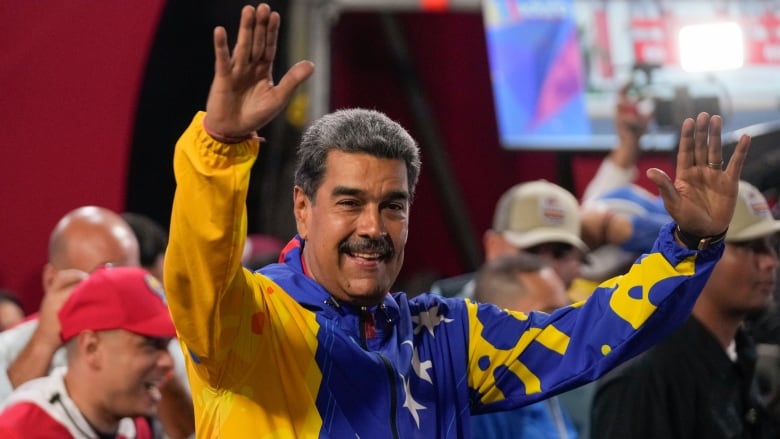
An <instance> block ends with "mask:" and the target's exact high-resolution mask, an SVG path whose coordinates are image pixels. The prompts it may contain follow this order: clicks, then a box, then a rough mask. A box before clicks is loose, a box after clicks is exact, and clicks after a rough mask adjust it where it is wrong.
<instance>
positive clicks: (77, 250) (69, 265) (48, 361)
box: [0, 206, 195, 439]
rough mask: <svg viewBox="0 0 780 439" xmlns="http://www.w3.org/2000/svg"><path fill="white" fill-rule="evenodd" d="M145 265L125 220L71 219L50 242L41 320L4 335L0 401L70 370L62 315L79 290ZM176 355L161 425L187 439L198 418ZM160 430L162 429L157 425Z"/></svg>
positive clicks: (87, 212)
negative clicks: (108, 274)
mask: <svg viewBox="0 0 780 439" xmlns="http://www.w3.org/2000/svg"><path fill="white" fill-rule="evenodd" d="M140 263H141V262H140V250H139V244H138V240H137V239H136V237H135V235H134V233H133V230H132V229H131V228H130V226H129V225H128V224H127V222H125V221H124V220H123V219H122V217H121V216H120V215H119V214H117V213H115V212H113V211H111V210H109V209H106V208H103V207H99V206H81V207H78V208H76V209H73V210H72V211H70V212H68V213H66V214H65V215H64V216H63V217H62V218H61V219H60V220H59V221H58V222H57V224H56V225H55V227H54V229H53V230H52V232H51V235H50V238H49V258H48V262H47V263H46V265H45V266H44V268H43V276H42V278H43V288H44V296H43V300H42V301H41V305H40V308H39V312H38V314H37V317H35V318H30V319H28V320H26V321H25V322H23V323H20V324H18V325H16V326H14V327H13V328H10V329H8V330H6V331H3V332H0V370H2V372H0V401H2V400H4V399H5V398H6V397H7V396H8V395H9V394H10V393H11V391H12V390H13V389H14V388H16V387H18V386H20V385H22V384H23V383H25V382H26V381H29V380H31V379H33V378H38V377H42V376H45V375H47V374H49V372H50V371H52V370H53V369H55V368H56V367H59V366H64V365H65V364H66V353H65V349H62V340H61V339H60V336H59V333H60V324H59V320H58V319H57V312H58V311H59V310H60V308H61V307H62V304H63V303H64V302H65V300H66V299H67V298H68V297H69V296H70V294H71V291H72V290H73V288H74V286H76V285H77V284H78V283H79V282H80V281H82V280H83V279H84V278H86V276H87V275H88V273H90V272H92V271H94V270H95V269H97V268H100V267H102V266H104V265H106V264H111V265H114V266H135V267H137V266H140ZM170 352H171V355H172V356H173V358H174V361H175V364H176V372H177V373H176V375H175V377H174V378H173V379H170V380H167V381H166V382H165V383H164V385H163V386H162V388H161V390H162V394H163V399H162V401H161V406H160V410H159V414H160V424H162V429H163V430H164V431H165V433H166V434H167V435H168V437H169V438H171V439H174V438H186V437H188V436H190V435H191V434H192V433H193V432H194V429H195V426H194V418H193V416H194V414H193V411H192V407H193V406H192V398H191V395H190V392H189V388H188V386H187V377H186V372H185V370H184V358H183V354H182V351H181V348H180V346H179V344H178V341H177V340H173V341H172V342H171V346H170ZM154 426H155V427H158V425H157V423H156V421H155V423H154Z"/></svg>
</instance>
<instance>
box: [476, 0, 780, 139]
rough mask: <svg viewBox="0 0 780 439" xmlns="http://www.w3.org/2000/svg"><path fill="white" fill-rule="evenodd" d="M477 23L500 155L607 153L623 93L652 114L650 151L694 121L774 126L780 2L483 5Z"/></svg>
mask: <svg viewBox="0 0 780 439" xmlns="http://www.w3.org/2000/svg"><path fill="white" fill-rule="evenodd" d="M483 16H484V20H485V32H486V43H487V49H488V58H489V61H490V71H491V83H492V87H493V97H494V103H495V107H496V115H497V119H498V120H497V125H498V131H499V137H500V139H501V143H502V145H503V147H505V148H507V149H566V150H600V149H611V148H612V147H613V146H614V145H615V143H616V142H617V137H616V135H615V132H614V128H613V113H614V109H615V105H616V99H617V94H618V91H619V90H620V89H621V88H622V87H624V86H628V93H629V95H631V96H632V97H634V98H635V99H637V100H638V101H641V102H642V103H643V104H645V105H643V106H641V107H640V108H644V109H646V111H652V113H653V115H654V118H653V123H652V124H651V127H650V129H649V132H648V134H647V135H645V136H644V137H643V138H642V147H643V148H644V149H648V150H670V149H673V148H674V147H675V146H676V144H677V137H678V131H679V124H680V123H681V122H682V120H683V119H684V118H685V117H691V116H695V115H696V114H697V113H698V112H700V111H707V112H710V113H713V114H720V115H721V116H723V119H724V131H725V132H727V133H728V132H730V131H736V130H739V129H742V128H745V127H748V126H751V125H754V124H760V123H766V122H774V121H778V120H780V2H771V1H740V2H736V1H735V2H711V1H704V0H699V1H630V2H629V1H604V2H602V1H595V0H589V1H585V0H484V1H483Z"/></svg>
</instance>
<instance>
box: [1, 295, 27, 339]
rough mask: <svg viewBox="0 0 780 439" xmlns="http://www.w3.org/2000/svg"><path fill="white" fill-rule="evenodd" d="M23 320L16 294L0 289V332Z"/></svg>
mask: <svg viewBox="0 0 780 439" xmlns="http://www.w3.org/2000/svg"><path fill="white" fill-rule="evenodd" d="M22 320H24V309H23V308H22V302H20V301H19V296H17V295H16V293H14V292H12V291H10V290H5V289H2V288H0V332H2V331H5V330H6V329H8V328H10V327H11V326H14V325H16V324H17V323H20V322H21V321H22Z"/></svg>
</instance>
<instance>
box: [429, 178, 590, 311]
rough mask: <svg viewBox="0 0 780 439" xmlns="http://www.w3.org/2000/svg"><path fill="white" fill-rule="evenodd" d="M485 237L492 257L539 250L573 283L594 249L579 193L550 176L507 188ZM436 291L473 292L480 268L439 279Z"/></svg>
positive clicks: (488, 255)
mask: <svg viewBox="0 0 780 439" xmlns="http://www.w3.org/2000/svg"><path fill="white" fill-rule="evenodd" d="M482 243H483V246H484V250H485V261H486V262H490V261H492V260H494V259H496V258H499V257H501V256H506V255H511V254H515V253H517V252H521V251H522V252H527V253H531V254H535V255H538V256H539V257H541V258H543V259H544V260H545V262H546V263H547V264H548V265H550V266H551V267H553V268H554V270H555V272H556V273H558V276H560V278H561V279H562V280H563V282H564V284H565V285H566V286H567V287H568V286H569V285H570V284H571V282H572V281H573V280H574V279H575V278H576V277H577V276H578V275H579V271H580V266H581V265H582V261H583V259H584V257H585V254H586V253H587V251H588V247H587V245H586V244H585V243H584V242H583V241H582V239H580V214H579V204H578V203H577V199H576V198H575V197H574V195H572V194H571V193H570V192H569V191H567V190H566V189H564V188H562V187H560V186H558V185H557V184H554V183H550V182H549V181H545V180H537V181H531V182H526V183H520V184H517V185H515V186H512V187H511V188H509V190H507V191H506V192H504V194H503V195H501V198H500V199H499V200H498V203H497V204H496V210H495V213H494V214H493V227H492V228H491V229H489V230H487V231H486V232H485V235H484V237H483V240H482ZM431 291H432V292H433V293H436V294H441V295H442V296H445V297H454V296H457V297H473V295H474V273H467V274H463V275H460V276H456V277H453V278H447V279H442V280H440V281H437V282H435V283H434V284H433V285H432V287H431Z"/></svg>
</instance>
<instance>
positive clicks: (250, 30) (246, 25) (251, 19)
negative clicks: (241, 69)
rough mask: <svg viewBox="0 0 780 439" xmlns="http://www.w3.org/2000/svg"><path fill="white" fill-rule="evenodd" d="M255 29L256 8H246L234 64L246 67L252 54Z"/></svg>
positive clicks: (239, 29)
mask: <svg viewBox="0 0 780 439" xmlns="http://www.w3.org/2000/svg"><path fill="white" fill-rule="evenodd" d="M254 27H255V8H253V7H251V6H244V8H243V9H241V24H240V25H239V26H238V37H237V38H236V47H235V50H233V62H234V64H237V65H246V64H247V63H248V62H249V56H250V55H251V52H252V35H253V34H254Z"/></svg>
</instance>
